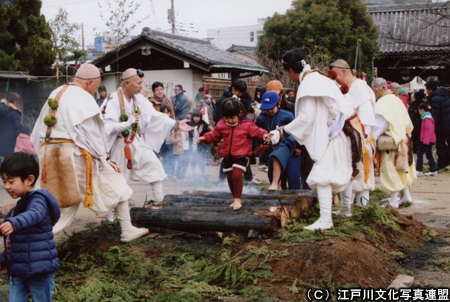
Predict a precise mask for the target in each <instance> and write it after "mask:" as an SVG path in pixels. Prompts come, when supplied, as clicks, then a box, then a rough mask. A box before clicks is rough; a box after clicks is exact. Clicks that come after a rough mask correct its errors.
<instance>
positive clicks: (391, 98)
mask: <svg viewBox="0 0 450 302" xmlns="http://www.w3.org/2000/svg"><path fill="white" fill-rule="evenodd" d="M375 114H376V115H377V116H376V119H377V121H380V123H379V124H377V125H376V126H375V129H374V135H375V138H378V136H379V135H380V134H382V133H386V134H387V135H389V136H391V137H393V138H394V141H395V143H396V144H398V143H400V141H402V140H405V139H406V135H407V134H408V135H409V136H411V132H412V130H413V125H412V122H411V119H410V118H409V114H408V111H407V110H406V108H405V105H404V104H403V102H402V101H401V100H400V99H399V98H398V97H397V96H395V95H394V94H387V95H385V96H383V97H381V98H380V99H378V101H377V102H376V104H375ZM386 126H387V127H386ZM383 129H384V130H385V131H382V130H383ZM416 180H417V175H416V165H415V163H414V160H413V162H412V164H411V165H410V166H409V170H408V171H407V172H404V171H398V170H397V169H396V168H395V164H394V152H387V151H381V164H380V185H381V188H382V189H383V190H385V191H388V192H399V191H401V190H403V189H405V188H407V187H409V186H410V185H412V184H413V183H415V182H416Z"/></svg>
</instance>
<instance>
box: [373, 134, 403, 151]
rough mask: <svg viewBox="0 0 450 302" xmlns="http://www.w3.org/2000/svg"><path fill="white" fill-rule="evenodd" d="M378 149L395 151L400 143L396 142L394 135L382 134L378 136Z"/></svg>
mask: <svg viewBox="0 0 450 302" xmlns="http://www.w3.org/2000/svg"><path fill="white" fill-rule="evenodd" d="M377 149H378V150H380V151H395V150H397V149H398V144H396V143H395V142H394V139H393V138H392V136H389V135H386V134H382V135H380V137H378V140H377Z"/></svg>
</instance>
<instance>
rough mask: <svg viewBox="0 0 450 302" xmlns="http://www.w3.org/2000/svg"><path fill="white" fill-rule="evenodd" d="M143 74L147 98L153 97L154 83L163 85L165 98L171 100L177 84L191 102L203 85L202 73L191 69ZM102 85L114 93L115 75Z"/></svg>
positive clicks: (106, 78)
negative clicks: (181, 87) (147, 92)
mask: <svg viewBox="0 0 450 302" xmlns="http://www.w3.org/2000/svg"><path fill="white" fill-rule="evenodd" d="M143 72H144V75H145V76H144V79H143V80H144V82H143V86H145V87H147V88H148V90H149V96H153V92H152V84H153V82H156V81H158V82H162V83H163V84H164V90H165V94H166V96H167V97H169V98H171V97H173V96H174V95H175V93H174V91H173V89H174V88H175V85H178V84H179V85H181V86H183V89H184V90H186V92H185V93H184V94H185V95H186V96H187V98H188V99H192V100H193V99H194V98H195V94H196V93H197V91H198V88H199V87H200V86H202V85H203V82H202V76H203V73H201V72H199V71H195V70H192V69H179V70H143ZM119 79H120V78H119ZM103 85H105V87H106V90H107V92H108V94H109V93H111V92H114V91H116V89H117V87H118V85H119V83H118V81H117V80H116V76H115V75H106V76H105V80H104V81H103Z"/></svg>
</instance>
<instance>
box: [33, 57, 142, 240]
mask: <svg viewBox="0 0 450 302" xmlns="http://www.w3.org/2000/svg"><path fill="white" fill-rule="evenodd" d="M100 83H101V74H100V70H99V69H98V68H97V67H95V66H94V65H92V64H85V65H82V66H81V67H80V68H79V69H78V71H77V73H76V75H75V79H74V81H73V82H72V83H69V85H67V86H66V85H63V86H60V87H58V88H57V89H55V90H54V91H53V92H52V93H51V94H50V97H49V99H50V98H55V97H56V95H57V94H58V93H59V92H60V91H62V90H65V91H64V92H63V93H62V95H61V96H60V99H59V102H58V107H57V108H56V112H54V116H55V118H56V123H55V124H54V125H53V126H52V127H51V133H50V135H47V132H48V128H49V127H47V126H46V125H45V124H44V118H45V117H46V116H47V115H48V114H49V112H51V110H50V107H49V102H46V103H45V104H44V106H43V107H42V110H41V113H40V115H39V118H38V119H37V121H36V125H35V127H34V129H33V133H32V135H31V141H32V143H33V146H34V148H35V149H36V151H37V152H38V154H39V159H40V163H41V169H42V170H43V171H42V177H41V187H46V185H47V186H48V183H47V179H48V180H49V181H50V180H51V179H52V178H53V179H54V178H55V177H60V178H64V177H67V176H68V175H61V174H62V173H61V172H60V171H61V170H64V169H66V167H57V166H56V167H55V166H53V167H52V169H50V167H51V166H52V165H51V163H52V161H53V162H56V158H54V157H52V156H54V154H61V156H62V155H63V154H65V155H67V158H69V159H71V160H69V161H66V163H65V164H67V165H72V166H73V169H72V170H74V171H75V173H74V178H75V181H74V183H75V186H74V187H75V188H74V189H75V192H76V194H75V196H77V194H78V195H79V197H80V202H82V200H83V199H85V206H89V208H90V209H91V210H93V211H96V212H106V211H108V210H110V209H115V210H116V213H117V218H118V220H119V222H120V227H121V230H122V233H121V240H122V241H123V242H129V241H131V240H134V239H137V238H139V237H141V236H143V235H145V234H147V233H148V229H145V228H136V227H134V226H132V225H131V218H130V212H129V206H128V198H129V197H130V196H131V194H132V189H131V188H130V187H129V186H128V185H127V183H126V180H125V178H124V177H123V175H122V174H121V173H118V172H120V169H119V168H118V167H117V166H116V165H115V164H114V163H111V162H108V161H107V153H106V150H107V149H106V142H105V135H104V133H105V131H104V125H103V118H102V114H101V112H100V109H99V107H98V105H97V103H96V101H95V99H94V98H93V96H92V95H93V94H94V93H95V92H96V91H97V89H98V86H99V85H100ZM46 136H47V139H46ZM48 136H49V137H48ZM58 142H59V143H58ZM41 145H42V147H41ZM55 148H58V150H56V151H57V152H51V151H52V150H54V149H55ZM85 151H87V152H89V154H90V156H89V155H88V157H85V156H84V155H83V154H84V153H83V152H85ZM90 157H92V159H90ZM86 158H87V160H85V159H86ZM91 165H92V166H91ZM47 166H48V168H49V169H47ZM91 173H92V174H91ZM88 176H89V178H88ZM87 179H88V181H89V183H87V182H86V180H87ZM47 189H48V190H49V191H50V192H52V193H54V195H56V196H62V198H60V200H58V203H59V204H60V205H61V204H64V200H62V199H64V196H65V194H66V195H67V193H68V192H60V191H61V190H62V188H60V187H56V186H55V187H48V188H47ZM86 200H88V201H86ZM89 200H91V202H92V201H93V205H92V203H90V202H89ZM80 202H77V203H76V204H75V205H73V206H70V207H65V208H62V209H61V218H60V220H59V221H58V223H57V224H56V225H55V226H54V227H53V232H54V233H56V232H58V231H61V230H62V229H64V227H66V226H67V225H69V224H70V223H71V222H72V220H73V219H74V217H75V214H76V212H77V210H78V207H79V205H80Z"/></svg>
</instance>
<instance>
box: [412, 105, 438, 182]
mask: <svg viewBox="0 0 450 302" xmlns="http://www.w3.org/2000/svg"><path fill="white" fill-rule="evenodd" d="M418 111H419V114H420V118H421V119H422V126H421V128H420V143H419V148H418V150H417V163H416V171H417V176H424V175H426V176H437V174H438V172H437V166H436V162H435V161H434V158H433V152H432V150H433V145H434V144H435V143H436V134H435V133H434V119H433V117H432V116H431V113H430V108H429V107H428V104H426V103H422V104H420V105H419V107H418ZM423 154H426V156H427V159H428V162H429V164H430V172H429V173H425V174H424V173H423V172H422V169H423Z"/></svg>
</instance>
